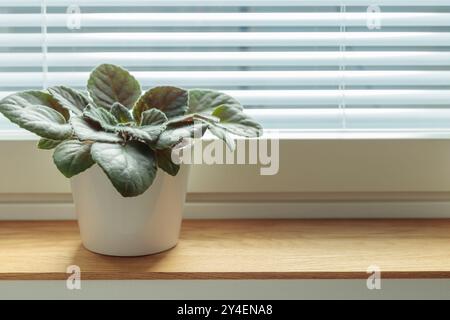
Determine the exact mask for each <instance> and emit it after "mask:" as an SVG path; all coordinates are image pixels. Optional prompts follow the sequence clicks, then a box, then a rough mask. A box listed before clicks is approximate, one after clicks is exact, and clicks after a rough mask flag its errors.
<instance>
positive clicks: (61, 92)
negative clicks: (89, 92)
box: [47, 86, 90, 115]
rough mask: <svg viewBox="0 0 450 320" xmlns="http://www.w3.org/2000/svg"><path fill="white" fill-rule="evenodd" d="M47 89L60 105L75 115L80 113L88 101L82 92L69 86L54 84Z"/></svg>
mask: <svg viewBox="0 0 450 320" xmlns="http://www.w3.org/2000/svg"><path fill="white" fill-rule="evenodd" d="M47 91H48V92H50V94H51V95H52V96H53V98H55V99H56V100H57V101H58V102H59V103H60V105H61V106H63V107H64V108H66V109H67V110H70V111H72V112H73V113H75V114H77V115H79V114H81V113H82V111H83V110H84V108H85V107H86V106H87V105H88V104H89V103H90V101H89V99H88V98H87V97H86V96H85V95H84V94H83V93H81V92H79V91H78V90H75V89H72V88H69V87H65V86H55V87H50V88H48V89H47Z"/></svg>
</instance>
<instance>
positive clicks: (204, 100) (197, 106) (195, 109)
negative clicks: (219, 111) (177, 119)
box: [187, 89, 243, 114]
mask: <svg viewBox="0 0 450 320" xmlns="http://www.w3.org/2000/svg"><path fill="white" fill-rule="evenodd" d="M223 104H227V105H230V106H233V107H235V108H236V109H239V110H242V109H243V108H242V106H241V104H240V103H239V101H237V100H236V99H234V98H233V97H231V96H229V95H227V94H225V93H222V92H219V91H214V90H208V89H192V90H189V109H188V111H187V113H188V114H189V113H207V114H211V113H212V112H213V111H214V110H215V109H216V108H217V107H218V106H221V105H223Z"/></svg>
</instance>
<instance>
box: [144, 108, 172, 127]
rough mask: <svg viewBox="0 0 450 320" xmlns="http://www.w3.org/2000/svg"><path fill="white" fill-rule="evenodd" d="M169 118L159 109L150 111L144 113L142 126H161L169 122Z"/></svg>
mask: <svg viewBox="0 0 450 320" xmlns="http://www.w3.org/2000/svg"><path fill="white" fill-rule="evenodd" d="M168 120H169V119H167V116H166V115H165V114H164V113H163V112H162V111H159V110H158V109H149V110H147V111H144V112H143V113H142V118H141V126H146V125H153V126H154V125H159V124H163V123H165V122H167V121H168Z"/></svg>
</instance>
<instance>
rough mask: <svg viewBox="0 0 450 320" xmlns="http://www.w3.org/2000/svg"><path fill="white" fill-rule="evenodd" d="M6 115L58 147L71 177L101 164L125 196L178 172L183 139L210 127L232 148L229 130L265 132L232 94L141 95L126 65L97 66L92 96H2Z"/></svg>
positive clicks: (64, 91)
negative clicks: (175, 158) (175, 153)
mask: <svg viewBox="0 0 450 320" xmlns="http://www.w3.org/2000/svg"><path fill="white" fill-rule="evenodd" d="M0 112H1V113H2V114H3V115H4V116H5V117H6V118H8V119H9V120H10V121H12V122H14V123H16V124H17V125H19V126H20V127H22V128H24V129H26V130H28V131H31V132H33V133H35V134H37V135H38V136H40V137H41V139H40V141H39V143H38V147H39V148H40V149H47V150H50V149H55V150H54V154H53V160H54V163H55V165H56V167H57V168H58V169H59V171H61V173H62V174H63V175H64V176H66V177H67V178H71V177H73V176H75V175H77V174H79V173H81V172H83V171H85V170H87V169H89V168H90V167H91V166H92V165H94V164H95V163H97V164H98V165H99V166H100V167H101V168H102V169H103V171H104V172H105V173H106V175H107V176H108V178H109V179H110V180H111V182H112V184H113V185H114V187H115V188H116V189H117V191H119V192H120V194H122V195H123V196H124V197H133V196H137V195H140V194H142V193H143V192H145V191H146V190H147V189H148V188H149V187H150V186H151V185H152V183H153V180H154V178H155V176H156V172H157V168H158V167H159V168H160V169H162V170H164V171H165V172H167V173H168V174H170V175H173V176H174V175H176V174H177V173H178V170H179V165H177V164H175V163H173V162H172V159H171V152H172V149H173V148H175V147H176V146H177V145H178V144H179V143H180V142H181V141H182V140H183V139H184V138H193V137H197V136H198V135H196V134H197V133H200V134H201V135H203V134H204V133H205V131H206V130H207V129H209V130H210V131H211V133H212V134H214V135H216V136H217V137H219V138H220V139H223V140H224V141H225V142H226V144H227V145H228V147H229V148H231V149H233V148H234V140H233V139H232V138H231V137H230V135H229V133H232V134H236V135H240V136H245V137H257V136H260V135H261V133H262V128H261V126H260V125H259V124H258V123H257V122H255V121H254V120H252V119H251V118H249V117H248V116H247V115H246V114H244V113H243V108H242V106H241V104H240V103H239V102H238V101H237V100H235V99H234V98H232V97H230V96H229V95H226V94H224V93H221V92H217V91H213V90H206V89H193V90H185V89H182V88H177V87H172V86H160V87H154V88H151V89H149V90H148V91H146V92H144V93H143V94H142V92H141V86H140V84H139V82H138V81H137V80H136V79H135V78H134V77H133V76H132V75H131V74H130V73H129V72H128V71H127V70H125V69H123V68H121V67H119V66H115V65H111V64H103V65H100V66H98V67H97V68H96V69H94V70H93V71H92V73H91V75H90V77H89V80H88V83H87V93H85V92H82V91H78V90H75V89H71V88H68V87H65V86H55V87H50V88H48V89H47V90H46V91H23V92H18V93H15V94H12V95H10V96H8V97H6V98H4V99H3V100H1V101H0ZM198 123H200V125H198ZM195 124H197V125H195ZM197 131H201V132H197Z"/></svg>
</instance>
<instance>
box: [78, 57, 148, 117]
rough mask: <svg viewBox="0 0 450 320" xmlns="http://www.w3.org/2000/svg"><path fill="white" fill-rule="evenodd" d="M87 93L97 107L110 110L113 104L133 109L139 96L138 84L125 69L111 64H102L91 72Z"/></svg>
mask: <svg viewBox="0 0 450 320" xmlns="http://www.w3.org/2000/svg"><path fill="white" fill-rule="evenodd" d="M87 88H88V91H89V93H90V95H91V97H92V99H93V100H94V103H95V104H96V105H97V106H100V107H103V108H105V109H107V110H110V109H111V107H112V105H113V104H114V103H115V102H120V103H121V104H122V105H123V106H125V107H126V108H128V109H131V108H133V106H134V104H135V102H136V101H137V100H138V99H139V97H140V96H141V86H140V84H139V82H138V81H137V80H136V79H135V78H134V77H133V76H132V75H131V74H130V73H129V72H128V71H127V70H125V69H123V68H121V67H119V66H115V65H112V64H102V65H100V66H98V67H97V68H95V69H94V71H92V73H91V75H90V77H89V80H88V84H87Z"/></svg>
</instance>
